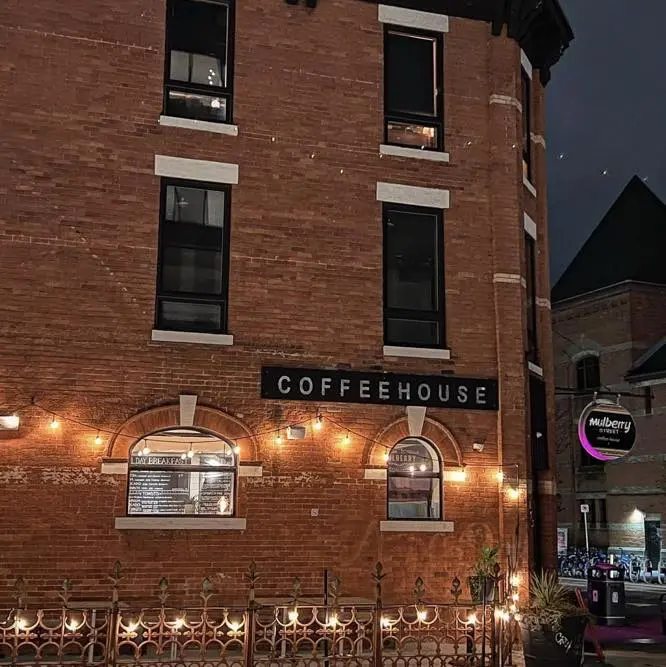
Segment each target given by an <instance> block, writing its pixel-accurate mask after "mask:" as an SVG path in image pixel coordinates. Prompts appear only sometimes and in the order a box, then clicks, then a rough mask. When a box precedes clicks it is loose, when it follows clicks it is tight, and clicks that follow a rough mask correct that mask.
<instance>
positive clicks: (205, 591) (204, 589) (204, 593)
mask: <svg viewBox="0 0 666 667" xmlns="http://www.w3.org/2000/svg"><path fill="white" fill-rule="evenodd" d="M199 595H200V596H201V599H202V600H203V604H204V607H207V606H208V600H210V597H211V595H213V583H212V582H211V580H210V579H209V578H208V577H206V578H205V579H204V580H203V581H202V582H201V593H199Z"/></svg>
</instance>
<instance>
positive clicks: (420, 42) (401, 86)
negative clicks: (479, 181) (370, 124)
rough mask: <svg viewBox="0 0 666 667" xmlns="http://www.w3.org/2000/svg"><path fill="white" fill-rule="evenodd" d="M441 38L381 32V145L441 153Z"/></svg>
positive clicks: (391, 28) (394, 30)
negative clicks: (382, 36)
mask: <svg viewBox="0 0 666 667" xmlns="http://www.w3.org/2000/svg"><path fill="white" fill-rule="evenodd" d="M442 61H443V48H442V35H441V33H429V32H423V31H420V30H414V29H411V28H409V29H408V28H400V27H395V26H386V27H385V29H384V114H385V119H384V135H385V136H384V142H385V143H387V144H393V145H397V146H410V147H412V148H423V149H427V150H440V151H441V150H442V148H443V137H442V134H443V122H442V116H443V111H442V106H443V104H442V98H443V95H442V85H441V80H442Z"/></svg>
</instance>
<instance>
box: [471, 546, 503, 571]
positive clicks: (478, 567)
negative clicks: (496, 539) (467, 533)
mask: <svg viewBox="0 0 666 667" xmlns="http://www.w3.org/2000/svg"><path fill="white" fill-rule="evenodd" d="M498 551H499V547H490V546H488V545H487V544H486V545H484V546H482V547H481V552H480V553H479V557H478V558H477V559H476V563H474V570H473V572H472V576H473V577H494V576H495V565H497V552H498Z"/></svg>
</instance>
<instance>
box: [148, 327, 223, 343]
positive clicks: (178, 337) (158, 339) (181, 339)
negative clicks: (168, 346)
mask: <svg viewBox="0 0 666 667" xmlns="http://www.w3.org/2000/svg"><path fill="white" fill-rule="evenodd" d="M151 340H152V341H153V342H155V343H196V344H200V345H233V344H234V337H233V336H232V335H231V334H209V333H197V332H195V331H164V330H162V329H153V331H152V334H151Z"/></svg>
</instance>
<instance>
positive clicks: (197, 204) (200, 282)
mask: <svg viewBox="0 0 666 667" xmlns="http://www.w3.org/2000/svg"><path fill="white" fill-rule="evenodd" d="M229 198H230V188H229V186H220V185H218V184H215V185H206V184H202V183H197V182H192V181H176V180H171V179H163V180H162V207H161V210H162V220H161V224H160V242H159V257H158V276H157V283H158V284H157V308H156V324H157V328H158V329H163V330H171V331H195V332H201V333H224V332H225V331H226V326H227V322H226V319H227V303H226V301H227V289H228V288H227V283H228V272H229V267H228V257H229V252H228V250H229Z"/></svg>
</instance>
